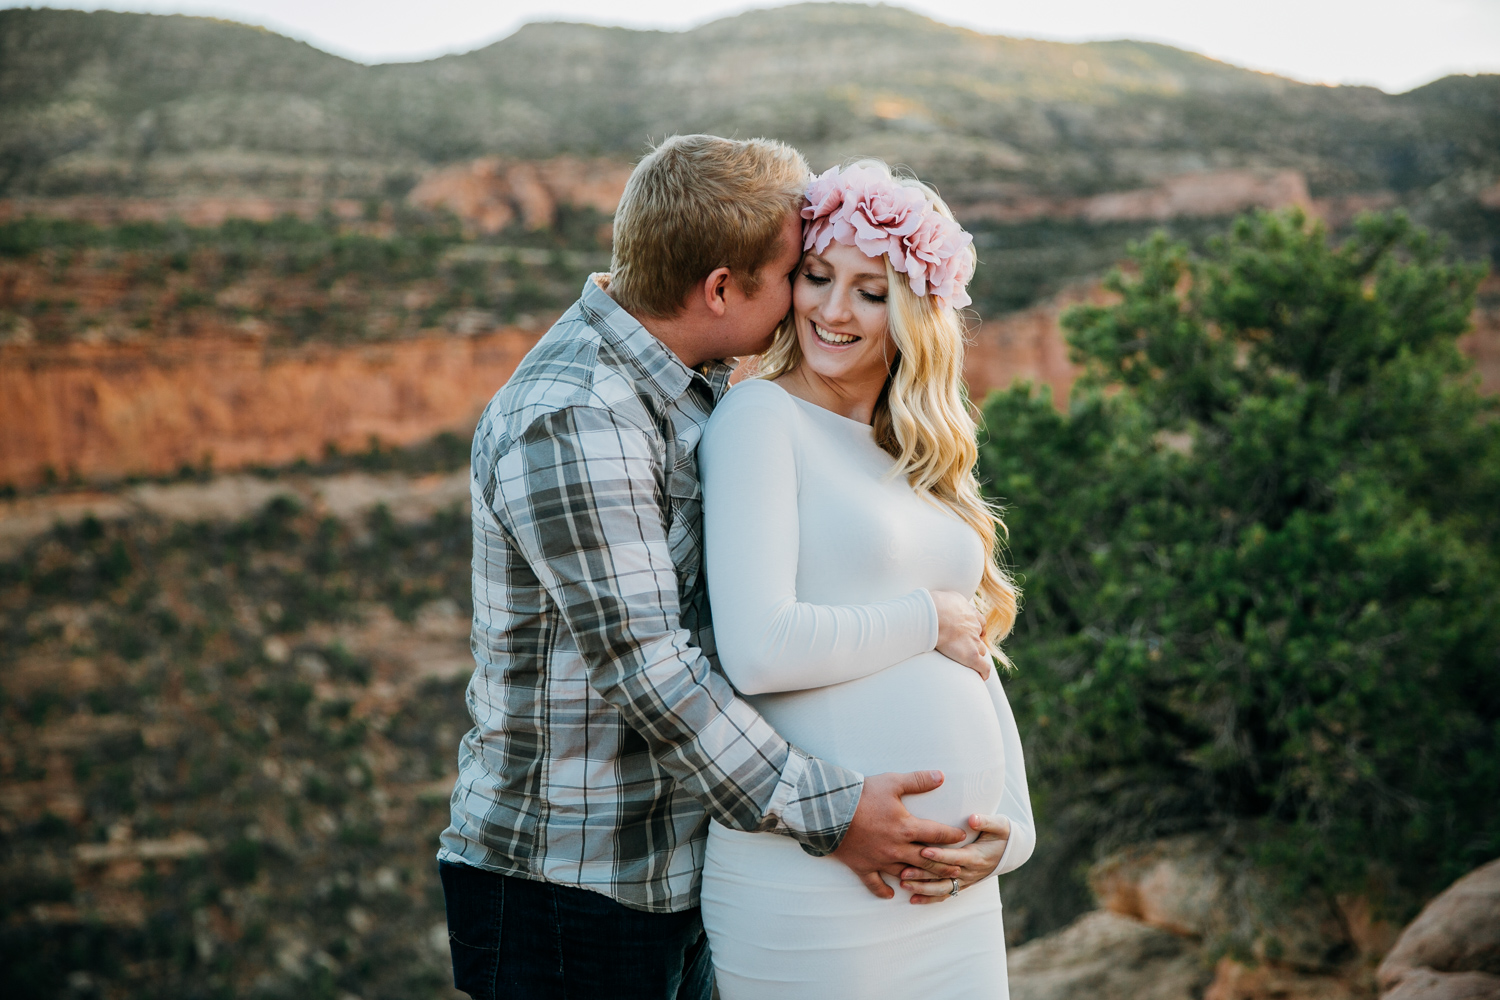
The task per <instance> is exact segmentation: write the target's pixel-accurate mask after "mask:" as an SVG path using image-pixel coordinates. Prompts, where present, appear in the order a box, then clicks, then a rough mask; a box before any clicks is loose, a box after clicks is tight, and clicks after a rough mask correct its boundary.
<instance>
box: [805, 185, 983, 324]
mask: <svg viewBox="0 0 1500 1000" xmlns="http://www.w3.org/2000/svg"><path fill="white" fill-rule="evenodd" d="M802 218H803V220H805V221H804V222H803V227H802V230H803V232H802V249H804V250H813V251H815V252H817V253H822V252H823V251H824V250H826V249H827V248H828V244H829V243H831V242H833V241H835V240H836V241H838V242H839V243H842V244H844V245H845V246H852V247H858V248H859V250H860V251H861V252H862V253H864V254H866V255H867V256H870V257H881V256H885V257H889V258H890V261H891V267H893V268H894V269H895V270H897V271H899V272H901V273H902V274H905V275H906V277H907V281H908V283H909V284H910V285H911V290H912V292H913V293H914V294H916V295H927V294H929V293H930V294H932V295H933V296H935V297H936V298H938V299H940V300H941V301H942V302H943V303H944V304H945V305H948V306H952V307H953V308H956V309H962V308H963V307H964V306H967V305H968V304H969V303H970V301H972V300H971V299H970V298H969V296H968V293H967V292H965V291H964V286H965V285H967V284H968V283H969V279H970V278H972V277H973V276H974V258H973V255H972V254H970V253H969V252H968V247H969V244H971V243H973V242H974V238H973V237H972V236H970V235H969V234H968V233H966V232H964V231H963V229H962V228H961V227H960V226H959V224H958V223H956V222H954V221H953V220H952V219H950V218H948V217H947V216H944V215H942V214H941V213H939V212H938V211H937V209H936V208H935V207H934V206H933V205H932V203H931V202H929V201H928V200H927V195H926V194H925V193H924V192H923V191H922V190H921V189H920V188H915V187H910V186H907V185H904V184H898V183H896V181H895V180H893V179H892V178H891V177H889V176H888V175H886V174H885V173H884V172H883V171H881V170H878V169H876V168H874V167H857V166H856V167H849V168H848V169H847V170H840V169H839V168H838V167H830V168H828V169H827V170H826V171H824V172H823V173H822V174H821V175H819V176H818V177H817V178H815V179H814V180H813V182H812V184H811V185H810V186H809V187H808V189H807V204H806V205H805V206H804V207H803V209H802Z"/></svg>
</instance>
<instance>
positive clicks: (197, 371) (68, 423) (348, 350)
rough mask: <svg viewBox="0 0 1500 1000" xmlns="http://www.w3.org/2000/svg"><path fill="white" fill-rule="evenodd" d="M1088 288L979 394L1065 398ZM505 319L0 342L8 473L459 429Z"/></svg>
mask: <svg viewBox="0 0 1500 1000" xmlns="http://www.w3.org/2000/svg"><path fill="white" fill-rule="evenodd" d="M1484 291H1485V294H1484V296H1483V299H1482V301H1483V302H1484V303H1486V304H1484V305H1481V307H1480V308H1479V309H1477V310H1476V311H1475V314H1474V331H1473V332H1472V333H1470V334H1469V335H1467V336H1466V337H1465V338H1464V339H1463V340H1462V341H1460V345H1459V346H1460V347H1461V348H1462V349H1463V350H1464V352H1465V353H1466V354H1468V355H1469V356H1470V357H1471V358H1473V359H1474V361H1475V362H1476V367H1477V369H1478V372H1479V376H1480V379H1481V384H1482V386H1483V388H1484V390H1485V391H1486V392H1490V393H1497V392H1500V306H1496V305H1495V301H1496V299H1497V298H1500V295H1497V293H1500V277H1492V278H1490V279H1489V280H1488V282H1487V283H1486V287H1485V290H1484ZM1105 295H1106V293H1105V292H1104V291H1103V290H1102V289H1101V288H1100V287H1099V286H1098V285H1080V286H1075V287H1073V288H1071V289H1068V290H1066V291H1064V292H1063V293H1062V294H1060V295H1058V296H1056V297H1055V298H1053V299H1050V300H1048V301H1046V302H1043V303H1041V304H1039V305H1037V306H1034V307H1033V308H1031V309H1026V310H1022V311H1020V312H1016V313H1012V314H1011V315H1009V316H1005V317H1002V318H1000V319H998V320H993V321H990V322H987V323H983V324H981V325H980V326H979V327H978V328H977V329H976V330H974V331H973V333H972V336H971V341H972V342H971V345H970V348H969V355H968V360H967V365H966V369H965V375H966V378H967V381H968V383H969V390H970V393H971V395H972V397H973V398H974V399H976V400H979V399H983V398H984V396H985V395H986V394H988V393H989V392H990V391H991V390H994V389H1003V388H1005V387H1007V386H1009V385H1010V384H1011V383H1013V382H1015V381H1016V380H1017V379H1025V380H1028V381H1031V382H1034V383H1037V384H1039V385H1047V386H1050V387H1051V389H1052V394H1053V400H1054V402H1055V403H1056V404H1057V405H1058V406H1059V407H1065V406H1066V405H1067V400H1068V393H1069V391H1070V389H1071V388H1072V384H1073V380H1074V379H1075V378H1076V377H1077V373H1078V371H1077V368H1076V367H1075V366H1074V365H1073V364H1072V363H1071V362H1070V361H1069V360H1068V349H1067V344H1066V342H1065V341H1064V339H1063V334H1062V330H1061V326H1060V318H1061V316H1062V313H1063V312H1064V311H1065V310H1066V309H1067V308H1068V307H1069V306H1071V305H1074V304H1077V303H1079V302H1085V301H1093V302H1100V301H1103V300H1104V298H1105ZM537 337H538V334H537V333H536V332H535V331H525V330H519V329H513V328H512V329H501V330H497V331H493V332H489V333H483V334H478V335H475V336H472V337H456V336H451V335H449V336H442V335H434V336H426V337H419V338H415V339H410V340H400V341H393V342H388V343H384V344H378V345H366V346H354V347H350V346H333V345H313V346H305V347H297V348H277V347H272V346H268V345H266V344H265V343H263V342H261V341H258V340H255V339H252V338H231V337H213V338H206V339H197V338H193V339H169V340H159V341H155V342H147V343H127V344H117V343H116V344H111V343H104V344H88V343H73V344H68V345H62V346H35V345H29V346H22V345H7V346H0V428H3V433H0V484H5V483H9V484H11V485H14V486H17V487H21V488H26V487H30V486H35V485H38V484H40V483H42V482H44V481H45V480H46V479H47V477H48V474H49V470H50V472H51V474H54V475H56V476H59V477H65V478H66V477H69V476H73V475H76V476H78V477H80V478H82V479H85V480H110V479H119V478H122V477H126V476H132V475H162V474H166V473H171V472H174V471H176V470H177V469H179V468H181V467H182V466H183V465H193V466H198V465H201V464H202V463H203V462H204V461H205V460H207V461H210V462H211V463H212V464H213V466H214V467H215V468H218V469H232V468H244V467H247V466H256V465H280V464H285V463H290V462H294V461H296V460H297V459H298V458H307V459H316V458H318V457H319V456H321V455H322V454H323V453H324V450H325V448H326V447H327V446H328V445H329V444H333V445H336V446H338V447H340V448H343V449H346V450H358V449H363V448H365V447H367V446H368V444H369V442H370V440H371V439H372V438H375V439H379V441H380V442H381V443H382V444H384V445H405V444H410V443H414V442H417V441H421V440H425V439H427V438H429V437H431V436H432V435H434V434H437V433H439V432H441V431H455V432H458V433H466V432H467V431H468V430H469V429H470V428H471V427H472V426H473V424H474V421H475V419H476V418H477V416H478V414H479V412H480V410H481V409H483V407H484V404H485V403H486V402H488V401H489V399H490V397H491V396H492V395H493V394H494V393H495V391H496V390H497V389H499V387H500V386H501V385H502V384H504V382H505V380H506V379H507V378H508V377H509V376H510V374H511V373H512V372H513V371H514V370H515V368H516V365H517V364H519V363H520V360H521V358H522V357H523V356H524V355H525V353H526V351H527V350H529V349H530V348H531V345H532V344H534V343H535V342H536V340H537Z"/></svg>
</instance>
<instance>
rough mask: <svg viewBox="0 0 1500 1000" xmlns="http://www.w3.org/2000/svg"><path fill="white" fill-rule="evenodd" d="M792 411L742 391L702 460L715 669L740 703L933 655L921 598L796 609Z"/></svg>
mask: <svg viewBox="0 0 1500 1000" xmlns="http://www.w3.org/2000/svg"><path fill="white" fill-rule="evenodd" d="M796 405H797V404H796V403H794V402H793V401H792V399H791V398H790V397H789V396H787V395H786V393H785V392H784V391H782V390H781V389H780V388H779V387H777V386H773V385H770V384H757V383H755V382H753V381H752V382H746V383H745V384H743V385H741V386H739V387H737V388H735V389H734V390H732V391H731V392H730V393H729V394H728V395H727V396H726V397H725V399H724V401H723V402H722V403H720V404H719V408H718V410H716V411H715V413H714V416H713V418H712V420H710V421H709V424H708V428H707V430H706V432H705V435H704V439H703V442H702V444H701V445H700V447H699V449H698V460H699V468H700V474H701V477H702V481H703V503H704V518H703V520H704V555H705V561H706V566H707V571H708V590H709V598H710V601H711V603H712V607H713V621H714V634H715V637H716V645H717V646H718V654H719V662H720V664H721V665H722V666H723V668H724V672H725V673H726V674H728V676H729V679H730V680H731V681H733V682H734V685H735V687H736V688H738V689H739V690H740V691H741V692H743V693H745V694H765V693H769V692H773V691H798V690H804V689H807V688H815V687H823V686H825V685H830V684H838V683H841V682H844V681H849V680H854V679H856V678H859V677H866V676H869V675H870V674H873V673H876V672H877V671H880V670H883V669H885V668H886V667H889V666H891V665H893V664H895V663H899V662H901V661H902V660H905V659H907V658H909V657H912V656H916V655H918V654H919V653H924V652H927V651H928V650H931V649H933V648H934V647H935V646H936V645H937V634H938V618H937V609H936V607H935V605H934V604H933V601H932V596H931V594H929V593H928V591H927V590H925V589H918V590H915V591H913V592H911V593H909V594H906V595H904V596H902V597H899V598H896V599H895V600H889V601H883V602H879V603H874V604H859V605H819V604H809V603H806V602H803V601H799V600H798V599H797V557H798V548H799V541H800V539H799V536H798V515H797V479H798V474H797V465H798V456H797V450H796V440H795V426H794V423H795V421H796V420H797V419H798V414H797V411H796Z"/></svg>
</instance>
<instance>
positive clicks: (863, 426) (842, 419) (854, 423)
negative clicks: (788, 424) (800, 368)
mask: <svg viewBox="0 0 1500 1000" xmlns="http://www.w3.org/2000/svg"><path fill="white" fill-rule="evenodd" d="M766 381H767V382H768V383H769V384H770V385H775V386H776V388H778V389H780V390H781V391H782V392H786V394H787V396H789V397H791V398H792V399H794V400H796V401H797V402H799V403H801V404H802V405H803V406H804V407H807V408H808V409H810V410H814V411H816V412H818V413H822V414H825V415H827V416H830V417H832V418H833V419H835V420H837V421H838V422H839V423H841V424H847V425H849V426H850V427H858V428H859V429H860V430H862V431H864V432H866V433H868V434H874V433H875V429H874V428H873V427H871V426H870V425H869V424H867V423H865V422H864V421H863V420H855V419H854V418H853V417H846V416H844V415H843V414H842V413H835V412H833V411H832V410H830V409H829V408H828V407H826V406H820V405H819V404H817V403H814V402H813V401H812V400H810V399H803V398H802V397H801V396H799V395H797V394H796V393H795V392H787V390H786V388H785V387H784V386H781V385H777V384H776V383H775V382H771V381H770V380H769V379H767V380H766Z"/></svg>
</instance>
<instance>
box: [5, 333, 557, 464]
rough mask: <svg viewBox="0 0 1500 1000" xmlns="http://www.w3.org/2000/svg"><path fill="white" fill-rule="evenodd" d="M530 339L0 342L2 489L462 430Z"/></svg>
mask: <svg viewBox="0 0 1500 1000" xmlns="http://www.w3.org/2000/svg"><path fill="white" fill-rule="evenodd" d="M537 337H538V334H536V333H534V332H526V331H521V330H512V329H507V330H499V331H496V332H492V333H488V334H481V335H478V336H473V337H425V338H419V339H414V340H405V341H396V342H391V343H385V344H380V345H374V346H360V347H333V346H326V345H319V346H311V347H302V348H293V349H276V348H272V347H268V346H266V345H265V344H263V343H261V342H259V341H255V340H251V339H248V338H245V339H231V338H215V339H210V340H207V341H202V340H164V341H158V342H155V343H149V344H141V345H134V344H77V343H75V344H69V345H65V346H59V347H17V346H6V347H0V427H3V433H0V483H9V484H12V485H14V486H18V487H23V488H24V487H27V486H33V485H37V484H39V483H41V482H43V481H44V480H45V479H46V478H47V476H48V472H49V470H50V471H51V473H52V474H55V475H57V476H61V477H70V476H73V475H76V476H78V477H80V478H83V479H85V480H109V479H118V478H121V477H125V476H131V475H160V474H164V473H170V472H173V471H175V470H177V469H179V468H181V467H182V466H183V465H192V466H198V465H201V464H202V463H204V462H205V461H209V462H211V463H212V464H213V466H214V467H215V468H219V469H230V468H243V467H246V466H255V465H280V464H285V463H290V462H295V461H296V460H297V459H299V458H307V459H317V458H319V457H321V456H322V455H323V453H324V450H325V448H326V447H327V446H328V445H329V444H333V445H336V446H338V447H340V448H343V449H348V450H362V449H364V448H365V447H367V446H368V445H369V442H370V441H371V439H372V438H373V439H378V440H379V441H380V442H381V443H382V444H384V445H404V444H410V443H414V442H417V441H421V440H425V439H427V438H429V437H432V436H433V435H435V434H437V433H439V432H441V431H445V430H447V431H460V432H461V431H464V430H467V429H468V428H470V427H472V426H473V424H474V421H475V420H476V419H477V417H478V415H479V412H480V411H481V410H482V409H483V408H484V405H485V403H487V402H488V401H489V399H490V397H491V396H493V395H494V393H495V391H496V390H497V389H499V388H500V386H501V385H503V384H504V382H505V380H506V379H507V378H508V377H509V376H510V374H511V372H513V371H514V370H515V368H516V365H517V364H518V363H519V362H520V360H521V358H522V357H523V356H524V355H525V353H526V351H527V350H529V349H530V348H531V345H532V344H534V343H536V340H537Z"/></svg>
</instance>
